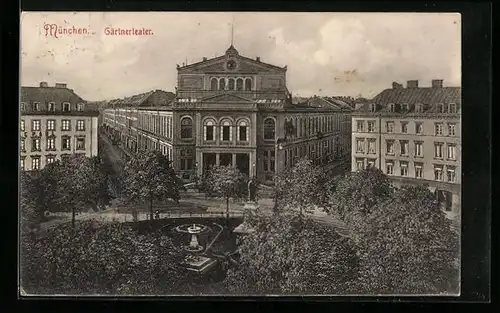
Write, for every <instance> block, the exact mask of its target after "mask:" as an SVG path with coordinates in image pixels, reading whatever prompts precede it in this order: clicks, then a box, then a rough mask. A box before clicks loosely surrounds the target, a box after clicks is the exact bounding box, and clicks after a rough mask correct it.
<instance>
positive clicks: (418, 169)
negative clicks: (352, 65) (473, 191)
mask: <svg viewBox="0 0 500 313" xmlns="http://www.w3.org/2000/svg"><path fill="white" fill-rule="evenodd" d="M460 112H461V88H460V87H443V81H442V80H433V81H432V82H431V86H430V87H419V85H418V81H415V80H413V81H408V83H407V87H406V88H404V87H403V86H402V85H401V84H398V83H393V86H392V88H391V89H386V90H384V91H382V92H381V93H380V94H378V95H377V96H376V97H375V98H373V100H372V101H370V102H369V103H365V104H363V105H361V106H359V107H358V108H357V110H356V111H355V112H353V114H352V147H353V149H352V161H351V162H352V163H351V164H352V170H353V171H357V170H360V169H363V168H366V167H367V166H375V167H377V168H379V169H381V170H382V171H383V172H384V173H385V174H387V175H388V176H389V177H390V178H391V179H392V180H393V182H394V184H395V185H396V186H399V185H401V184H424V185H426V186H428V187H429V188H430V189H431V190H432V191H433V192H435V193H436V196H437V197H438V199H439V200H440V202H441V203H442V206H443V208H444V210H445V211H446V212H447V214H448V216H450V217H454V216H458V214H459V212H460V202H461V201H460V199H461V176H462V175H461V170H462V169H461V113H460Z"/></svg>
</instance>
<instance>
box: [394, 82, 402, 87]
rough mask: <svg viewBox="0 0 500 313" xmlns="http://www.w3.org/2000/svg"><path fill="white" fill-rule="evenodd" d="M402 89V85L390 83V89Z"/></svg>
mask: <svg viewBox="0 0 500 313" xmlns="http://www.w3.org/2000/svg"><path fill="white" fill-rule="evenodd" d="M401 88H403V85H401V84H398V83H396V82H392V89H401Z"/></svg>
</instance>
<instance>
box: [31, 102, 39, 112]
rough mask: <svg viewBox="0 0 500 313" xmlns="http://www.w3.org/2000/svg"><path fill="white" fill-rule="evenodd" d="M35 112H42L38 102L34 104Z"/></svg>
mask: <svg viewBox="0 0 500 313" xmlns="http://www.w3.org/2000/svg"><path fill="white" fill-rule="evenodd" d="M33 111H40V103H38V102H34V103H33Z"/></svg>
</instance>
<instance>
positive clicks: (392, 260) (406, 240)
mask: <svg viewBox="0 0 500 313" xmlns="http://www.w3.org/2000/svg"><path fill="white" fill-rule="evenodd" d="M331 207H332V208H334V210H333V211H332V213H335V212H337V213H338V216H339V217H340V218H341V219H342V220H343V221H344V222H345V224H346V225H347V227H348V229H349V232H350V234H349V236H350V238H351V239H352V240H353V242H354V243H355V246H356V250H357V252H358V255H359V258H360V273H359V274H360V276H359V277H360V279H359V280H358V281H357V286H358V287H357V288H358V292H362V293H378V294H422V293H425V294H429V293H438V292H446V291H454V290H456V288H458V285H457V283H458V266H457V260H458V243H459V241H458V237H457V235H456V234H455V233H454V232H453V230H452V228H451V227H450V224H451V221H450V220H448V219H447V218H446V216H445V213H444V212H443V211H442V210H441V208H440V206H439V203H438V202H437V200H436V198H435V196H434V195H433V194H432V193H431V192H430V191H429V190H428V189H427V188H426V187H424V186H403V187H401V188H399V189H396V188H393V187H392V186H391V185H390V182H389V181H388V180H387V177H385V176H384V175H383V174H382V173H381V172H380V171H378V170H376V169H367V170H364V171H361V172H358V173H352V174H351V175H350V176H346V177H344V178H343V179H341V180H340V181H338V182H337V184H336V185H335V186H334V187H333V195H332V205H331Z"/></svg>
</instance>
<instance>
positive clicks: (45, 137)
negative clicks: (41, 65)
mask: <svg viewBox="0 0 500 313" xmlns="http://www.w3.org/2000/svg"><path fill="white" fill-rule="evenodd" d="M98 115H99V111H98V110H97V108H96V107H95V106H92V105H88V104H87V102H86V101H85V100H83V99H82V98H81V97H80V96H78V95H77V94H76V93H75V92H74V91H73V90H72V89H68V88H67V86H66V84H62V83H57V84H55V86H48V84H47V83H46V82H41V83H40V86H38V87H25V86H22V87H21V103H20V169H21V170H23V171H36V170H40V169H42V168H43V167H45V166H46V165H47V164H50V163H52V162H54V161H56V160H61V159H64V158H65V157H66V156H68V155H71V154H82V155H85V156H87V157H91V156H97V153H98V142H97V140H98V139H97V132H98Z"/></svg>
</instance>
